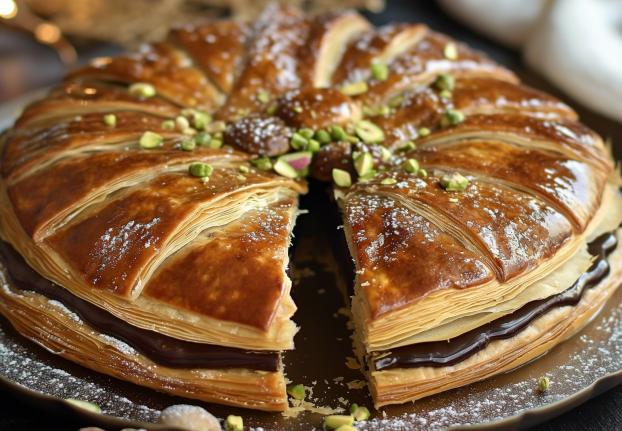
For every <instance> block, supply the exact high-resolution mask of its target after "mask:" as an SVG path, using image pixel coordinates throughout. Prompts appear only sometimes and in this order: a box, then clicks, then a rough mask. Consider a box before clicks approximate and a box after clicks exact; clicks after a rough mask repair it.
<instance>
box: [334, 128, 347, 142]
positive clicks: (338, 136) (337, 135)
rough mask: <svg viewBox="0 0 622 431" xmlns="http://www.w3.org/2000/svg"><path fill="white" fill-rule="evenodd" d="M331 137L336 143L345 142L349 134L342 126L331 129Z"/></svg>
mask: <svg viewBox="0 0 622 431" xmlns="http://www.w3.org/2000/svg"><path fill="white" fill-rule="evenodd" d="M330 135H331V136H332V138H333V140H335V141H343V140H345V139H346V138H347V136H348V134H347V133H346V131H345V130H343V128H342V127H340V126H333V127H331V128H330Z"/></svg>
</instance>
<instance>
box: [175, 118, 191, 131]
mask: <svg viewBox="0 0 622 431" xmlns="http://www.w3.org/2000/svg"><path fill="white" fill-rule="evenodd" d="M175 127H177V129H179V130H181V131H184V130H186V129H188V128H190V121H188V119H187V118H186V117H184V116H183V115H178V116H177V117H175Z"/></svg>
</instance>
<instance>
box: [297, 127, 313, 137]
mask: <svg viewBox="0 0 622 431" xmlns="http://www.w3.org/2000/svg"><path fill="white" fill-rule="evenodd" d="M298 133H299V134H300V135H302V136H303V137H304V138H305V139H311V138H312V137H313V135H314V134H315V132H314V131H313V129H309V128H307V127H305V128H302V129H300V130H298Z"/></svg>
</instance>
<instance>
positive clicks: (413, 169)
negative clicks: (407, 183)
mask: <svg viewBox="0 0 622 431" xmlns="http://www.w3.org/2000/svg"><path fill="white" fill-rule="evenodd" d="M402 169H404V170H405V171H406V172H408V173H409V174H416V173H417V172H419V162H418V161H417V160H415V159H408V160H406V161H405V162H404V163H402Z"/></svg>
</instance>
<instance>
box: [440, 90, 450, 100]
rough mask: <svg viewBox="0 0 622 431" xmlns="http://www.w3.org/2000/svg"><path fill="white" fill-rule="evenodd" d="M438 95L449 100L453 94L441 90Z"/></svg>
mask: <svg viewBox="0 0 622 431" xmlns="http://www.w3.org/2000/svg"><path fill="white" fill-rule="evenodd" d="M438 95H439V96H440V98H441V99H445V100H449V99H451V98H452V97H453V94H451V91H449V90H443V91H441V92H440V93H438Z"/></svg>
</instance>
